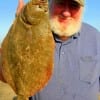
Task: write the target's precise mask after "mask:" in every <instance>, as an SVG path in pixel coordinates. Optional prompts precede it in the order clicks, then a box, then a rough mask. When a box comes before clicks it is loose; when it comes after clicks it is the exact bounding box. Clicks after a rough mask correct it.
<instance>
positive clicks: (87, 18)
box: [0, 0, 100, 44]
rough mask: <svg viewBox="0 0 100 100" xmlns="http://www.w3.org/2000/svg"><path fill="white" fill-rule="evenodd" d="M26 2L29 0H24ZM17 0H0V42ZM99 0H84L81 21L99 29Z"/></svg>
mask: <svg viewBox="0 0 100 100" xmlns="http://www.w3.org/2000/svg"><path fill="white" fill-rule="evenodd" d="M24 1H25V3H27V2H28V1H29V0H24ZM17 5H18V0H0V44H1V43H2V41H3V39H4V38H5V36H6V35H7V33H8V31H9V29H10V27H11V25H12V23H13V21H14V19H15V13H16V9H17ZM99 10H100V0H85V10H84V16H83V21H84V22H87V23H88V24H90V25H92V26H94V27H95V28H97V29H98V30H99V31H100V11H99Z"/></svg>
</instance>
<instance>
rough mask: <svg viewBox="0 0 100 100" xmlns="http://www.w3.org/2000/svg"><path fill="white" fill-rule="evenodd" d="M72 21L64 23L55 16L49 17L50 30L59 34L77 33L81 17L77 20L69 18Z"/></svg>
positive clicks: (70, 34)
mask: <svg viewBox="0 0 100 100" xmlns="http://www.w3.org/2000/svg"><path fill="white" fill-rule="evenodd" d="M71 21H72V22H70V23H67V24H66V25H64V24H63V23H60V22H59V21H58V18H57V17H54V18H51V19H50V25H51V30H52V31H53V32H54V33H55V34H57V35H59V36H67V37H70V36H72V35H74V34H75V33H77V32H78V31H79V30H80V27H81V19H79V21H74V20H71Z"/></svg>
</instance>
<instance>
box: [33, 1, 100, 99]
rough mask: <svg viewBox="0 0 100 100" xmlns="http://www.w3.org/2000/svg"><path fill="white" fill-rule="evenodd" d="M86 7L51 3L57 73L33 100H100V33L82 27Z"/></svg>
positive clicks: (57, 2) (67, 2) (79, 3)
mask: <svg viewBox="0 0 100 100" xmlns="http://www.w3.org/2000/svg"><path fill="white" fill-rule="evenodd" d="M84 6H85V1H84V0H50V2H49V8H50V24H51V30H52V31H53V35H54V39H55V43H56V48H55V61H54V62H55V63H54V72H53V75H52V78H51V79H50V81H49V82H48V84H47V86H46V87H45V88H44V89H43V90H41V91H40V92H39V93H37V94H36V95H35V96H33V97H32V100H98V95H99V75H100V61H99V60H100V46H99V45H100V44H99V43H100V33H99V32H98V31H97V30H96V29H95V28H93V27H92V26H90V25H88V24H85V23H82V16H83V11H84Z"/></svg>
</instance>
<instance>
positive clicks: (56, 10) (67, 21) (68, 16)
mask: <svg viewBox="0 0 100 100" xmlns="http://www.w3.org/2000/svg"><path fill="white" fill-rule="evenodd" d="M82 14H83V7H82V6H80V5H79V4H78V3H77V2H76V1H74V0H51V1H50V24H51V29H52V31H53V32H54V33H56V34H57V35H59V36H66V37H69V36H72V35H73V34H75V33H76V32H78V31H79V29H80V26H81V20H82Z"/></svg>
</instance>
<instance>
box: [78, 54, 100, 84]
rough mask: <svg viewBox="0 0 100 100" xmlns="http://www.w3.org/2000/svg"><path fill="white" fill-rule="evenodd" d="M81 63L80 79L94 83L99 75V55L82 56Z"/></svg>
mask: <svg viewBox="0 0 100 100" xmlns="http://www.w3.org/2000/svg"><path fill="white" fill-rule="evenodd" d="M79 64H80V65H79V67H80V69H79V78H80V80H81V81H83V82H85V83H88V84H93V83H94V82H95V80H96V79H97V77H99V66H98V60H97V56H81V57H80V61H79Z"/></svg>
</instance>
